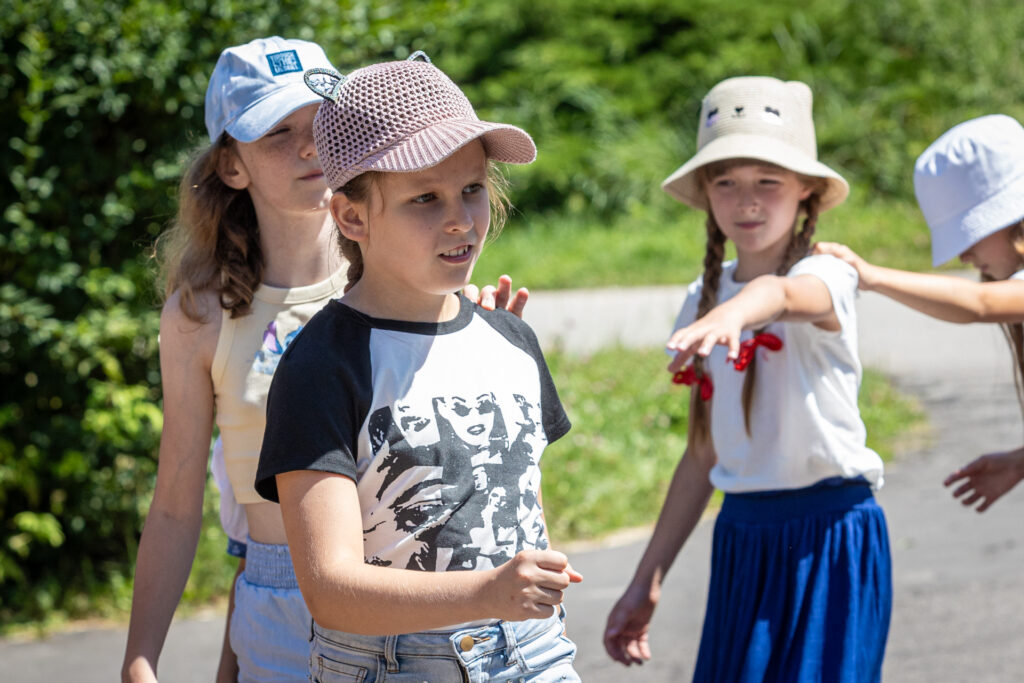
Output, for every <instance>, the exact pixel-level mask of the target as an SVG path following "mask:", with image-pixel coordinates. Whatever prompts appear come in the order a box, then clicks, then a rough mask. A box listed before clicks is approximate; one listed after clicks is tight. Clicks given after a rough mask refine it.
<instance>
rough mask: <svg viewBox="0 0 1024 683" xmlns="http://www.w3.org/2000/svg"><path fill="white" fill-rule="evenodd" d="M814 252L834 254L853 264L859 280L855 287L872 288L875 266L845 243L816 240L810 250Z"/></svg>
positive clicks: (874, 282)
mask: <svg viewBox="0 0 1024 683" xmlns="http://www.w3.org/2000/svg"><path fill="white" fill-rule="evenodd" d="M812 251H813V252H814V253H815V254H827V255H829V256H835V257H836V258H837V259H839V260H840V261H845V262H846V263H848V264H850V265H851V266H853V268H854V269H855V270H856V271H857V278H858V280H859V282H858V283H857V287H858V288H859V289H863V290H871V289H874V287H875V284H876V281H877V278H876V277H875V275H876V273H877V266H873V265H871V264H870V263H868V262H867V261H865V260H864V259H862V258H861V257H860V256H857V254H856V253H855V252H854V251H853V249H850V248H849V247H848V246H846V245H845V244H839V243H838V242H818V243H817V244H815V245H814V248H813V250H812Z"/></svg>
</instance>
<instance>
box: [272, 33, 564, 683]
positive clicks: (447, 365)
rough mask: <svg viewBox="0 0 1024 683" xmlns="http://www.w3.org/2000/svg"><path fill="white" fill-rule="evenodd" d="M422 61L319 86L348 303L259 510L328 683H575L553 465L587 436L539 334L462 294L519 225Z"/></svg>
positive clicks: (503, 139) (294, 390)
mask: <svg viewBox="0 0 1024 683" xmlns="http://www.w3.org/2000/svg"><path fill="white" fill-rule="evenodd" d="M420 57H421V53H417V55H414V56H413V58H411V59H410V60H406V61H397V62H386V63H382V64H374V65H372V66H368V67H365V68H362V69H358V70H356V71H354V72H352V73H350V74H348V75H347V76H341V75H340V74H336V73H332V72H329V71H326V70H319V71H317V70H314V71H313V72H311V73H308V74H307V80H308V81H309V82H310V84H311V87H313V88H315V89H316V91H317V92H319V93H320V94H322V95H323V97H324V98H325V101H324V102H323V104H321V105H320V109H319V111H318V113H317V116H316V120H315V122H314V124H313V128H314V137H315V139H316V145H317V150H318V152H319V156H320V160H321V162H322V164H323V168H324V173H325V175H326V178H327V184H328V187H330V188H331V189H332V190H333V192H334V194H333V196H332V197H331V202H330V209H331V214H332V215H333V217H334V220H335V222H336V223H337V226H338V231H339V233H340V239H341V246H342V253H344V254H345V255H346V257H347V258H348V259H349V260H350V262H351V263H352V266H351V267H350V268H349V271H348V285H347V287H346V292H345V296H344V297H342V298H341V299H340V300H338V301H334V302H331V303H329V304H328V305H327V306H326V307H324V309H323V310H322V311H321V312H320V313H318V314H317V315H316V316H314V318H313V319H312V320H310V321H309V324H307V325H306V327H305V329H304V330H303V332H302V334H301V335H299V337H298V338H296V340H295V341H294V342H293V343H292V345H291V347H290V348H289V349H288V351H287V352H286V353H285V355H284V357H283V358H282V360H281V363H280V366H279V368H278V371H277V374H276V375H275V377H274V385H273V387H272V388H271V391H270V396H269V400H268V404H267V430H266V434H265V436H264V439H263V447H262V451H261V454H260V463H259V469H258V471H257V474H256V490H257V491H258V492H259V493H260V494H261V495H263V496H264V497H266V498H268V499H269V500H273V501H279V502H280V504H281V511H282V514H283V517H284V526H285V529H286V531H287V537H288V543H289V546H290V547H291V551H292V557H293V558H294V562H295V573H296V576H297V577H298V583H299V586H300V588H301V589H302V593H303V595H304V596H305V598H306V603H307V604H308V605H309V608H310V611H311V612H312V615H313V619H314V623H313V636H312V654H311V659H310V665H311V667H312V669H311V672H310V674H311V677H312V679H313V680H318V681H335V680H339V681H340V680H365V681H379V680H385V679H386V680H408V681H424V680H426V681H460V680H466V681H483V680H486V681H512V680H516V681H519V680H530V681H538V682H539V681H556V680H557V681H571V680H579V678H578V676H577V674H576V673H575V671H574V669H573V659H574V657H575V651H576V647H575V645H574V644H573V643H572V642H571V641H570V640H569V639H568V638H567V637H566V635H565V626H564V612H563V610H562V609H561V602H562V595H563V591H564V590H565V589H566V588H568V586H569V585H570V583H572V582H575V581H580V580H581V579H582V577H580V576H579V575H578V574H577V573H576V572H574V571H573V570H572V568H571V567H570V566H569V563H568V560H567V558H566V556H565V555H563V554H562V553H560V552H557V551H555V550H552V549H551V548H550V542H549V540H548V536H547V529H546V525H545V521H544V513H543V509H542V507H541V487H540V468H539V461H540V458H541V455H542V453H543V451H544V448H545V447H546V446H547V444H548V443H550V442H552V441H554V440H556V439H558V438H560V437H561V436H563V435H564V434H565V433H566V432H567V431H568V430H569V426H570V425H569V420H568V418H567V417H566V414H565V411H564V410H563V408H562V405H561V403H560V401H559V398H558V394H557V392H556V390H555V387H554V384H553V383H552V380H551V376H550V374H549V372H548V369H547V365H546V363H545V361H544V357H543V355H542V353H541V350H540V348H539V346H538V343H537V339H536V337H535V335H534V334H533V332H532V330H530V328H529V327H528V326H527V325H526V324H525V323H523V322H522V321H521V320H520V319H518V318H516V317H515V316H513V315H509V314H508V313H507V312H506V311H501V310H498V311H486V310H484V309H482V308H480V307H479V306H477V305H475V304H473V303H472V302H471V301H469V300H468V299H466V298H465V297H464V296H460V295H459V294H458V292H459V291H460V290H461V289H462V288H463V287H464V286H465V284H466V283H467V282H468V280H469V277H470V275H471V273H472V271H473V266H474V264H475V262H476V260H477V258H478V257H479V255H480V252H481V249H482V248H483V246H484V243H485V240H486V239H487V235H488V230H489V227H490V222H491V216H492V212H493V213H494V214H496V215H497V216H498V217H499V220H500V217H501V215H502V206H503V197H502V192H501V183H500V180H499V176H498V175H497V171H496V167H495V166H494V164H493V162H495V161H503V162H507V163H516V164H525V163H529V162H531V161H533V159H534V157H535V155H536V149H535V147H534V144H533V141H532V140H531V138H530V137H529V135H527V134H526V133H525V132H523V131H522V130H520V129H518V128H515V127H513V126H509V125H504V124H498V123H491V122H487V121H481V120H479V119H478V118H477V116H476V114H475V113H474V111H473V107H472V105H471V104H470V103H469V101H468V100H467V99H466V97H465V95H463V93H462V92H461V91H460V90H459V88H458V87H457V86H456V85H455V84H454V83H453V82H452V81H451V80H450V79H449V78H448V77H447V76H445V74H444V73H442V72H441V71H440V70H439V69H437V68H436V67H434V66H433V65H432V64H430V63H429V60H426V61H421V59H420Z"/></svg>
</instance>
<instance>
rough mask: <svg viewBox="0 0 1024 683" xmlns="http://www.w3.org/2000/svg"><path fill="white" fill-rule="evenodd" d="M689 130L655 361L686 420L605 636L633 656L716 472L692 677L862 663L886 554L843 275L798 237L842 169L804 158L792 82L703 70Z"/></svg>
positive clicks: (879, 653) (885, 589)
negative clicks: (720, 499) (677, 284)
mask: <svg viewBox="0 0 1024 683" xmlns="http://www.w3.org/2000/svg"><path fill="white" fill-rule="evenodd" d="M698 131H699V132H698V135H697V153H696V154H695V155H694V156H693V158H692V159H690V160H689V161H687V162H686V163H685V164H683V166H682V167H681V168H679V170H677V171H676V172H675V173H673V174H672V175H671V176H669V178H668V179H667V180H665V182H664V183H663V185H662V187H663V189H664V190H665V191H666V192H668V193H669V194H670V195H672V196H673V197H675V198H676V199H678V200H679V201H681V202H683V203H684V204H687V205H689V206H691V207H694V208H697V209H702V210H704V211H707V235H708V243H707V252H706V256H705V259H704V274H703V275H702V276H701V277H700V278H698V279H697V280H696V281H694V282H693V283H692V284H691V285H690V288H689V290H688V295H687V298H686V301H685V303H684V304H683V307H682V310H681V312H680V314H679V317H678V319H677V321H676V331H675V332H674V333H673V335H672V337H671V339H670V341H669V343H668V349H669V351H670V352H671V353H673V354H675V358H674V360H673V361H672V362H671V364H670V365H669V370H670V372H673V373H674V380H675V381H677V382H678V383H683V384H689V385H692V395H691V408H690V430H689V433H690V438H689V442H688V444H687V449H686V452H685V453H684V455H683V458H682V460H681V461H680V464H679V466H678V468H677V470H676V474H675V476H674V478H673V480H672V483H671V485H670V487H669V491H668V494H667V497H666V502H665V505H664V507H663V509H662V513H661V517H660V519H659V521H658V524H657V526H656V528H655V531H654V535H653V536H652V538H651V541H650V543H649V545H648V547H647V550H646V551H645V553H644V556H643V558H642V559H641V561H640V564H639V566H638V568H637V570H636V573H635V575H634V578H633V580H632V582H631V583H630V585H629V587H628V588H627V589H626V591H625V593H624V594H623V596H622V597H621V598H620V599H619V601H618V603H617V604H616V605H615V607H614V608H613V610H612V612H611V614H610V615H609V617H608V624H607V627H606V631H605V647H606V649H607V650H608V652H609V654H610V655H611V656H612V657H613V658H614V659H616V660H618V661H620V662H622V663H624V664H626V665H629V664H633V663H642V662H643V661H644V660H646V659H648V658H649V657H650V656H651V653H650V648H649V646H648V636H647V634H648V629H649V626H650V619H651V615H652V612H653V610H654V608H655V606H656V604H657V600H658V596H659V595H660V592H661V587H662V581H663V578H664V575H665V573H666V571H667V570H668V568H669V566H670V565H671V564H672V561H673V559H674V557H675V555H676V553H678V551H679V549H680V548H681V547H682V545H683V544H684V543H685V541H686V539H687V538H688V537H689V535H690V533H691V531H692V530H693V528H694V526H695V525H696V523H697V521H698V520H699V518H700V515H701V512H702V511H703V509H704V507H705V505H706V504H707V501H708V499H709V498H710V496H711V493H712V491H713V489H714V488H719V489H722V490H723V491H724V492H725V500H724V503H723V505H722V509H721V511H720V512H719V514H718V518H717V521H716V524H715V534H714V547H713V552H712V566H711V585H710V588H709V594H708V604H707V610H706V614H705V620H704V629H703V635H702V638H701V644H700V651H699V654H698V659H697V665H696V670H695V674H694V680H696V681H716V682H717V681H755V680H756V681H762V680H772V681H797V680H801V681H802V680H830V681H831V680H836V681H839V680H850V681H854V680H855V681H876V680H879V678H880V675H881V666H882V658H883V654H884V650H885V642H886V636H887V633H888V626H889V614H890V608H891V571H890V555H889V543H888V535H887V531H886V523H885V518H884V515H883V513H882V510H881V508H880V507H879V506H878V505H877V504H876V502H875V499H874V497H873V495H872V489H873V488H877V487H879V486H881V484H882V462H881V459H880V458H879V457H878V455H877V454H876V453H874V452H873V451H872V450H871V449H869V448H867V446H866V445H865V429H864V424H863V422H862V421H861V418H860V415H859V413H858V410H857V391H858V387H859V384H860V376H861V366H860V362H859V360H858V358H857V337H856V331H857V324H856V317H855V316H856V314H855V310H854V297H855V295H856V289H857V277H856V272H855V271H854V270H853V268H851V267H850V266H848V265H847V264H845V263H843V262H842V261H840V260H838V259H835V258H832V257H828V256H808V254H807V252H808V248H809V244H810V239H811V236H812V235H813V233H814V231H815V228H816V226H817V221H818V217H819V214H820V213H821V212H822V211H824V210H826V209H829V208H832V207H834V206H836V205H838V204H839V203H841V202H842V201H843V200H844V199H845V198H846V195H847V193H848V187H847V184H846V182H845V181H844V180H843V178H842V177H841V176H840V175H839V174H838V173H836V172H835V171H834V170H832V169H831V168H829V167H828V166H826V165H825V164H822V163H821V162H820V161H818V159H817V149H816V144H815V135H814V124H813V121H812V118H811V91H810V89H809V88H808V87H807V86H806V85H805V84H803V83H799V82H783V81H780V80H777V79H774V78H767V77H741V78H731V79H728V80H726V81H723V82H721V83H719V84H718V85H716V86H715V87H714V88H713V89H712V90H711V91H710V92H709V93H708V95H707V96H706V97H705V98H704V101H703V104H702V107H701V112H700V121H699V128H698ZM727 240H731V241H732V242H733V244H734V246H735V250H736V259H735V260H733V261H728V262H725V263H723V254H724V251H725V243H726V241H727ZM691 359H692V361H693V362H692V364H690V365H686V363H687V362H688V361H690V360H691ZM684 366H685V367H684ZM730 366H731V367H730ZM755 368H756V373H755ZM755 379H756V381H755ZM839 549H841V550H839ZM851 643H855V644H856V645H855V646H850V644H851Z"/></svg>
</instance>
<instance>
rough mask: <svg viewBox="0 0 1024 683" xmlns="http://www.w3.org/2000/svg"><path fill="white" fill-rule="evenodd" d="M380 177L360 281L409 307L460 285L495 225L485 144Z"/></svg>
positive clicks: (371, 208)
mask: <svg viewBox="0 0 1024 683" xmlns="http://www.w3.org/2000/svg"><path fill="white" fill-rule="evenodd" d="M377 183H378V187H377V188H374V190H373V191H371V193H370V198H369V200H368V206H367V207H366V208H365V209H364V211H365V215H366V216H367V223H368V225H367V236H366V239H365V241H364V242H361V243H360V248H361V250H362V253H363V262H364V271H363V278H362V280H360V283H359V285H358V286H359V287H360V288H364V289H366V288H370V287H372V288H373V289H374V291H375V292H376V295H377V296H379V297H386V298H388V300H390V301H392V302H408V304H409V307H410V308H413V307H415V305H416V303H417V302H421V303H422V302H424V301H429V300H431V299H434V300H436V299H437V298H439V297H442V298H443V297H445V296H448V295H450V294H452V293H453V292H458V291H459V290H461V289H462V288H463V287H464V286H465V285H466V284H467V283H468V282H469V278H470V276H471V275H472V273H473V266H474V265H475V264H476V260H477V258H478V257H479V256H480V251H481V249H482V248H483V245H484V241H485V239H486V238H487V230H488V228H489V226H490V205H489V202H488V194H487V157H486V155H485V153H484V148H483V144H482V143H481V142H480V141H479V140H474V141H473V142H470V143H469V144H467V145H466V146H465V147H463V148H462V149H460V150H459V151H457V152H455V153H454V154H452V155H451V156H450V157H448V158H447V159H446V160H444V161H443V162H441V163H440V164H438V165H437V166H434V167H431V168H428V169H425V170H422V171H415V172H410V173H382V174H380V175H379V176H378V180H377Z"/></svg>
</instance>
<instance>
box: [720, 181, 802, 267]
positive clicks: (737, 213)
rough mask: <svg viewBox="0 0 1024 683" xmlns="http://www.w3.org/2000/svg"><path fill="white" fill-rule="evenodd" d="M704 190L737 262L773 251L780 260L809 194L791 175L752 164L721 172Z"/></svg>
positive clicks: (800, 182)
mask: <svg viewBox="0 0 1024 683" xmlns="http://www.w3.org/2000/svg"><path fill="white" fill-rule="evenodd" d="M704 190H705V192H706V193H707V197H708V203H709V204H710V206H711V213H712V214H713V215H714V217H715V222H717V223H718V226H719V227H720V228H721V229H722V232H723V233H724V234H725V236H726V237H727V238H729V239H730V240H732V241H733V243H734V244H735V245H736V251H737V254H738V255H739V256H740V258H741V259H742V258H743V257H745V256H755V257H757V256H762V255H766V254H774V252H776V251H778V252H779V255H780V256H781V253H782V251H783V250H784V249H785V247H786V245H787V244H788V243H789V239H790V236H791V234H792V232H793V226H794V224H795V223H796V217H797V211H798V210H799V208H800V202H801V201H803V200H804V199H807V197H809V196H810V194H811V192H812V188H810V187H808V186H807V185H805V184H804V182H803V181H802V180H801V179H800V176H798V175H797V174H796V173H793V172H792V171H788V170H786V169H784V168H780V167H778V166H775V165H773V164H761V163H755V162H751V163H749V164H747V163H744V164H738V165H734V166H727V167H725V168H724V169H723V170H720V171H718V172H716V173H715V174H714V175H712V177H711V178H709V179H708V180H706V181H705V184H704Z"/></svg>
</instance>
